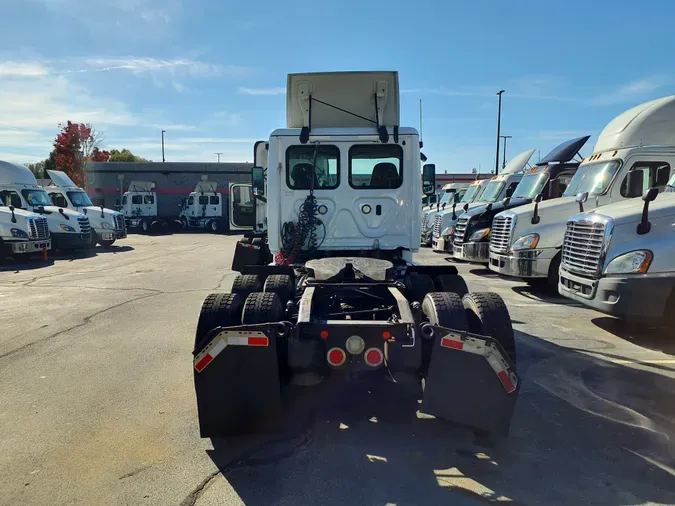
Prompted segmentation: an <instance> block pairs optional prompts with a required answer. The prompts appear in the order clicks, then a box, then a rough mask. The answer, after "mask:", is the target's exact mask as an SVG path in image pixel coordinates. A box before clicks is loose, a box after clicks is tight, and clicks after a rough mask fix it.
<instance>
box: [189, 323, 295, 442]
mask: <svg viewBox="0 0 675 506" xmlns="http://www.w3.org/2000/svg"><path fill="white" fill-rule="evenodd" d="M227 330H232V331H237V330H247V331H255V332H264V333H265V335H266V336H267V337H268V338H269V345H268V346H230V345H228V346H226V347H225V349H223V350H222V351H221V352H220V353H218V355H217V356H216V357H214V358H213V360H212V361H211V362H210V363H209V364H208V365H207V366H206V367H204V369H203V370H202V371H201V372H197V371H196V370H195V369H194V368H193V373H194V382H195V392H196V394H197V412H198V414H199V432H200V434H201V436H202V437H225V436H229V435H233V434H238V433H242V432H250V431H253V430H255V428H256V427H258V426H259V425H261V424H263V423H267V422H268V421H269V419H270V418H271V417H272V416H274V415H275V414H276V413H278V412H279V411H280V408H281V384H280V381H279V364H278V356H277V345H278V343H277V339H280V340H282V341H283V342H284V343H285V340H284V338H278V337H277V332H276V326H275V325H271V324H264V325H246V326H239V327H228V328H227ZM214 339H219V338H217V337H215V338H214Z"/></svg>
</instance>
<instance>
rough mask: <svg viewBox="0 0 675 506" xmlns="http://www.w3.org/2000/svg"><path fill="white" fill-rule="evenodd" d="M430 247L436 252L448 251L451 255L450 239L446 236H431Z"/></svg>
mask: <svg viewBox="0 0 675 506" xmlns="http://www.w3.org/2000/svg"><path fill="white" fill-rule="evenodd" d="M431 249H432V250H433V251H436V252H438V253H449V254H451V255H452V239H451V238H447V237H443V236H441V237H432V239H431Z"/></svg>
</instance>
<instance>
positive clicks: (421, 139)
mask: <svg viewBox="0 0 675 506" xmlns="http://www.w3.org/2000/svg"><path fill="white" fill-rule="evenodd" d="M421 141H422V99H421V98H420V142H421Z"/></svg>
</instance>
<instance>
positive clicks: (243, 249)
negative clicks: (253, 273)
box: [232, 241, 265, 272]
mask: <svg viewBox="0 0 675 506" xmlns="http://www.w3.org/2000/svg"><path fill="white" fill-rule="evenodd" d="M264 261H265V254H264V252H263V249H262V247H261V246H253V245H252V244H243V243H242V242H239V241H238V242H237V245H236V246H235V248H234V257H233V258H232V270H233V271H237V272H241V270H242V269H243V268H244V267H246V266H247V265H261V264H263V263H264Z"/></svg>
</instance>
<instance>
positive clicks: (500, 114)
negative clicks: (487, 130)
mask: <svg viewBox="0 0 675 506" xmlns="http://www.w3.org/2000/svg"><path fill="white" fill-rule="evenodd" d="M505 91H506V90H499V91H498V92H497V96H498V97H499V109H497V155H496V156H495V176H496V175H497V174H499V138H500V137H501V135H500V133H501V132H500V130H501V127H502V93H504V92H505Z"/></svg>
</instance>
